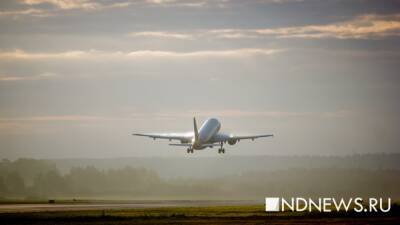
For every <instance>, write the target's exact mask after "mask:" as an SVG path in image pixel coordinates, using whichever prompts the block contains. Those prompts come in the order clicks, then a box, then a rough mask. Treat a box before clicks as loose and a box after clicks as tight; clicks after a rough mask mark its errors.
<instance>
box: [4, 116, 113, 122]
mask: <svg viewBox="0 0 400 225" xmlns="http://www.w3.org/2000/svg"><path fill="white" fill-rule="evenodd" d="M112 119H113V118H108V117H102V116H86V115H57V116H31V117H10V118H0V122H6V123H10V122H73V121H75V122H93V121H106V120H112Z"/></svg>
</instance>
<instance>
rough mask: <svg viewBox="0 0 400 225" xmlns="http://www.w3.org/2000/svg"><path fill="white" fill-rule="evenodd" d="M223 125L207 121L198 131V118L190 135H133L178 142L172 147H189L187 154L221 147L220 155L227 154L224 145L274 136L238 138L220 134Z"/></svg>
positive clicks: (211, 120)
mask: <svg viewBox="0 0 400 225" xmlns="http://www.w3.org/2000/svg"><path fill="white" fill-rule="evenodd" d="M220 129H221V123H220V122H219V121H218V120H217V119H215V118H210V119H207V120H206V121H205V122H204V123H203V125H202V126H201V127H200V129H197V123H196V118H195V117H194V118H193V130H194V132H193V133H192V132H189V133H167V134H140V133H134V134H132V135H135V136H142V137H149V138H152V139H154V140H156V139H168V140H169V141H172V140H177V141H180V143H173V144H169V145H171V146H183V147H187V153H193V152H194V150H203V149H205V148H207V147H208V148H212V147H214V146H219V147H220V148H219V149H218V153H219V154H221V153H225V148H223V145H224V144H226V143H228V144H229V145H234V144H236V143H237V142H239V141H240V140H243V139H250V140H253V141H254V139H256V138H262V137H273V136H274V135H273V134H262V135H248V136H237V135H233V134H224V133H220V132H219V130H220Z"/></svg>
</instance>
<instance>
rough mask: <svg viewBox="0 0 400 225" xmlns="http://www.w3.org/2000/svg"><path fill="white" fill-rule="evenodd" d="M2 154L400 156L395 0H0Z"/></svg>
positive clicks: (399, 43)
mask: <svg viewBox="0 0 400 225" xmlns="http://www.w3.org/2000/svg"><path fill="white" fill-rule="evenodd" d="M0 30H1V32H0V158H10V159H15V158H19V157H34V158H78V157H90V158H94V157H95V158H103V157H105V158H109V157H136V156H151V157H155V156H161V157H170V156H171V157H174V156H186V157H193V156H194V157H196V156H200V157H201V156H215V157H222V156H221V155H219V154H217V150H216V149H212V150H211V149H210V150H211V151H207V150H206V151H199V152H196V154H193V155H190V156H187V155H186V151H185V149H184V148H179V147H178V148H177V147H170V146H168V145H167V144H168V142H167V141H156V142H154V141H153V140H151V139H147V138H141V137H134V136H132V135H131V134H132V133H138V132H139V133H140V132H144V133H148V132H157V133H159V132H170V131H173V132H185V131H192V129H193V128H192V117H193V116H196V118H197V119H198V121H199V122H203V121H204V120H205V119H207V118H208V117H216V118H218V119H219V120H220V122H221V123H222V128H221V131H224V132H232V133H234V134H258V133H268V134H269V133H273V134H274V135H275V137H274V138H271V139H259V140H257V141H254V142H252V141H242V142H240V143H239V144H236V145H234V146H227V147H226V149H227V150H226V151H227V153H226V154H230V155H265V154H267V155H352V154H365V153H400V149H399V146H400V138H399V135H400V118H399V115H400V104H399V99H400V77H399V76H400V75H399V69H400V51H399V50H400V1H398V0H396V1H394V0H385V1H381V0H374V1H373V0H248V1H239V0H188V1H183V0H132V1H128V0H121V1H106V0H103V1H92V0H69V1H68V0H14V1H10V0H4V1H1V2H0Z"/></svg>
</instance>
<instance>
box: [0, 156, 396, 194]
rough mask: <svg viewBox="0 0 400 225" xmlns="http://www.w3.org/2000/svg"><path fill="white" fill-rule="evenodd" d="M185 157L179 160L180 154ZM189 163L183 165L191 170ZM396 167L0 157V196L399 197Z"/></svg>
mask: <svg viewBox="0 0 400 225" xmlns="http://www.w3.org/2000/svg"><path fill="white" fill-rule="evenodd" d="M183 160H184V159H183ZM190 169H191V168H190V167H186V168H182V170H190ZM399 185H400V170H388V169H378V170H367V169H350V168H309V169H305V168H298V169H295V168H291V169H281V170H275V171H258V172H257V171H253V172H243V173H241V174H233V175H226V176H221V177H213V178H188V177H185V178H161V177H160V176H159V175H158V174H157V172H155V171H154V170H149V169H144V168H134V167H130V166H126V167H123V168H118V169H98V168H96V167H95V166H86V167H73V168H71V169H70V170H69V171H68V172H67V173H60V172H59V170H58V169H57V167H56V165H55V164H54V163H51V162H49V161H47V160H35V159H18V160H15V161H9V160H2V161H1V162H0V196H1V197H2V198H3V199H6V198H32V199H33V198H37V199H41V198H50V197H60V198H61V197H64V198H88V197H93V198H106V197H110V198H112V197H124V198H130V199H139V198H140V199H167V198H169V199H258V200H260V199H262V198H264V197H266V196H284V197H290V196H301V197H321V196H322V197H327V196H335V197H336V196H338V197H357V196H361V197H368V196H374V197H391V198H393V199H400V189H399V188H398V187H399Z"/></svg>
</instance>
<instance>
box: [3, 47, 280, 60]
mask: <svg viewBox="0 0 400 225" xmlns="http://www.w3.org/2000/svg"><path fill="white" fill-rule="evenodd" d="M282 51H283V50H282V49H264V48H244V49H230V50H202V51H192V52H176V51H157V50H138V51H131V52H120V51H117V52H104V51H97V50H89V51H66V52H56V53H29V52H25V51H23V50H15V51H9V52H0V60H50V59H70V60H74V59H93V60H101V59H113V58H115V59H127V60H130V59H171V58H172V59H186V58H204V57H217V58H218V57H219V58H232V57H250V56H256V55H273V54H276V53H279V52H282Z"/></svg>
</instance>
